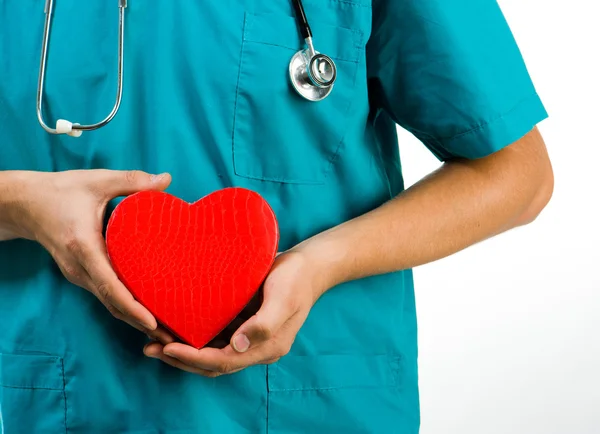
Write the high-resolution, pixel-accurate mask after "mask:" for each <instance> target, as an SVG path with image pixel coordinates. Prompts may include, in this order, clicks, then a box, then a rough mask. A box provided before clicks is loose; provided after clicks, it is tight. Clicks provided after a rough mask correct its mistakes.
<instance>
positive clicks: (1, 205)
mask: <svg viewBox="0 0 600 434" xmlns="http://www.w3.org/2000/svg"><path fill="white" fill-rule="evenodd" d="M22 178H23V175H22V173H21V172H17V171H0V241H7V240H11V239H15V238H19V235H18V230H17V227H16V226H15V224H14V222H15V221H16V218H17V211H16V207H17V204H18V202H19V189H20V185H21V183H22Z"/></svg>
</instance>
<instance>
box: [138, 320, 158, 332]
mask: <svg viewBox="0 0 600 434" xmlns="http://www.w3.org/2000/svg"><path fill="white" fill-rule="evenodd" d="M137 323H138V324H139V325H140V326H141V327H143V328H144V330H154V329H155V328H156V327H154V325H153V324H150V323H145V322H142V321H137ZM146 334H147V333H146Z"/></svg>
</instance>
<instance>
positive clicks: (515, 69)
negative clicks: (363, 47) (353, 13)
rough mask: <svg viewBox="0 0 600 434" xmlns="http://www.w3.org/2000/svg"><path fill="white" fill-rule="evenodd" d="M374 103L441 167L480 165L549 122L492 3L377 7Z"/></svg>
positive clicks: (465, 0)
mask: <svg viewBox="0 0 600 434" xmlns="http://www.w3.org/2000/svg"><path fill="white" fill-rule="evenodd" d="M367 72H368V78H369V88H370V93H371V100H372V102H374V104H376V105H377V106H378V108H380V109H382V110H384V111H386V112H387V113H388V115H389V116H390V117H391V118H392V119H393V120H394V121H395V122H396V123H397V124H399V125H400V126H402V127H403V128H405V129H406V130H408V131H410V132H411V133H412V134H413V135H415V137H417V138H418V139H419V140H420V141H421V142H423V143H424V144H425V145H426V146H427V147H428V148H429V149H430V150H431V151H432V152H433V153H434V154H435V155H436V157H437V158H438V159H440V160H448V159H452V158H457V157H462V158H469V159H474V158H480V157H484V156H487V155H489V154H491V153H493V152H496V151H498V150H499V149H501V148H503V147H505V146H508V145H510V144H511V143H514V142H516V141H517V140H519V139H520V138H521V137H523V136H524V135H526V134H527V133H528V132H529V131H531V130H532V129H533V128H534V127H535V125H536V124H537V123H539V122H540V121H542V120H543V119H545V118H546V117H547V112H546V110H545V108H544V106H543V104H542V101H541V99H540V97H539V95H538V94H537V92H536V89H535V88H534V85H533V83H532V80H531V77H530V75H529V73H528V70H527V68H526V65H525V62H524V60H523V57H522V55H521V52H520V50H519V48H518V46H517V43H516V41H515V38H514V37H513V34H512V32H511V30H510V28H509V25H508V23H507V22H506V20H505V17H504V15H503V13H502V11H501V9H500V7H499V5H498V4H497V2H496V1H495V0H373V26H372V31H371V36H370V39H369V42H368V44H367Z"/></svg>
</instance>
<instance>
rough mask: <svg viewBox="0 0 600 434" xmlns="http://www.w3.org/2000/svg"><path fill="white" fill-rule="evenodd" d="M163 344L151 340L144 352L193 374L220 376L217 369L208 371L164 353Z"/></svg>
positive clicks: (148, 355)
mask: <svg viewBox="0 0 600 434" xmlns="http://www.w3.org/2000/svg"><path fill="white" fill-rule="evenodd" d="M163 348H164V347H163V345H161V344H159V343H157V342H151V343H149V344H148V345H146V346H145V347H144V354H145V355H146V356H147V357H152V358H154V359H159V360H162V361H163V362H164V363H166V364H168V365H171V366H173V367H174V368H177V369H181V370H182V371H186V372H190V373H192V374H198V375H202V376H204V377H218V376H219V375H221V374H220V373H218V372H215V371H208V370H205V369H200V368H197V367H194V366H191V365H186V364H185V363H183V362H181V361H179V360H177V359H175V358H173V357H169V356H167V355H165V354H164V353H163Z"/></svg>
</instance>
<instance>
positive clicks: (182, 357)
mask: <svg viewBox="0 0 600 434" xmlns="http://www.w3.org/2000/svg"><path fill="white" fill-rule="evenodd" d="M303 322H304V316H303V315H300V314H298V315H295V316H294V317H293V318H291V319H290V320H289V321H288V322H286V323H285V324H284V326H283V327H281V328H280V330H279V334H278V336H276V337H273V338H272V339H270V340H269V341H267V342H264V343H263V344H262V345H258V346H255V347H253V348H252V349H250V350H249V351H246V352H243V353H240V352H238V351H236V350H235V349H234V348H233V347H232V346H231V345H228V346H226V347H225V348H223V349H216V348H202V349H200V350H197V349H196V348H193V347H191V346H188V345H184V344H181V343H172V344H168V345H165V346H164V348H163V354H162V355H161V354H156V357H158V358H160V359H161V360H162V359H163V357H162V356H165V357H167V358H168V359H169V360H170V362H172V363H169V364H172V365H173V366H175V364H174V363H175V362H174V361H173V360H171V359H176V360H177V362H180V363H183V364H184V365H185V366H187V367H188V368H190V369H194V370H200V371H208V372H217V373H219V374H232V373H234V372H237V371H240V370H242V369H244V368H247V367H248V366H252V365H261V364H262V365H264V364H270V363H274V362H276V361H278V360H279V359H280V358H281V357H283V356H285V355H287V354H288V353H289V351H290V348H291V346H292V344H293V342H294V339H295V336H296V334H297V333H298V330H299V329H300V327H301V326H302V323H303Z"/></svg>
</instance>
